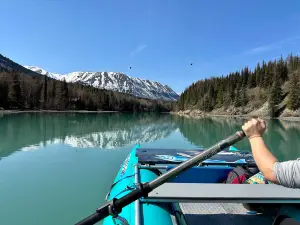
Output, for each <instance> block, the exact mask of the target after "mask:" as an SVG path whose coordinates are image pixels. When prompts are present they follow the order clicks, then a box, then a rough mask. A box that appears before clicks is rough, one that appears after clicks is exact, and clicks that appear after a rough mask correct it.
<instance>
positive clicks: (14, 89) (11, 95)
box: [8, 74, 24, 109]
mask: <svg viewBox="0 0 300 225" xmlns="http://www.w3.org/2000/svg"><path fill="white" fill-rule="evenodd" d="M8 102H9V106H10V108H14V109H23V108H24V102H23V95H22V88H21V83H20V77H19V76H18V75H17V74H14V75H13V82H12V84H11V86H10V87H9V89H8Z"/></svg>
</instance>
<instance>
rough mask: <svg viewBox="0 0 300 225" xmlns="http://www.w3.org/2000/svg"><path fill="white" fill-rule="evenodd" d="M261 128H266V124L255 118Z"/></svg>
mask: <svg viewBox="0 0 300 225" xmlns="http://www.w3.org/2000/svg"><path fill="white" fill-rule="evenodd" d="M257 120H258V121H259V123H260V125H261V127H262V128H266V122H265V121H264V120H262V119H261V118H257Z"/></svg>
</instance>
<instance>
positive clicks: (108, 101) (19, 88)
mask: <svg viewBox="0 0 300 225" xmlns="http://www.w3.org/2000/svg"><path fill="white" fill-rule="evenodd" d="M171 106H172V103H170V102H164V101H159V100H149V99H141V98H137V97H134V96H132V95H130V94H124V93H120V92H114V91H108V90H100V89H98V88H94V87H92V86H87V85H83V84H79V83H67V82H66V81H58V80H54V79H52V78H49V77H47V76H42V75H40V76H31V75H28V74H25V73H24V72H23V71H20V70H4V69H2V71H1V68H0V108H2V109H18V110H39V109H43V110H103V111H110V110H116V111H146V112H161V111H170V109H171Z"/></svg>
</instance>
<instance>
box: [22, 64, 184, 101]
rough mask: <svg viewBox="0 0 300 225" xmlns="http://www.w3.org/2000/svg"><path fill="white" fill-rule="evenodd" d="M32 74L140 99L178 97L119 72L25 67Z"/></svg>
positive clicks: (170, 91)
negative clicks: (63, 70)
mask: <svg viewBox="0 0 300 225" xmlns="http://www.w3.org/2000/svg"><path fill="white" fill-rule="evenodd" d="M25 67H26V68H27V69H30V70H32V71H34V72H37V73H40V74H42V75H46V76H49V77H51V78H54V79H57V80H66V82H70V83H77V82H78V83H83V84H86V85H91V86H93V87H96V88H100V89H106V90H112V91H118V92H123V93H129V94H132V95H134V96H137V97H140V98H148V99H161V100H167V101H176V100H177V99H178V98H179V95H178V94H177V93H176V92H175V91H173V90H172V89H171V88H170V87H169V86H167V85H162V84H161V83H159V82H155V81H150V80H145V79H140V78H133V77H130V76H127V75H126V74H124V73H120V72H72V73H68V74H63V75H61V74H56V73H50V72H48V71H46V70H43V69H42V68H39V67H36V66H25Z"/></svg>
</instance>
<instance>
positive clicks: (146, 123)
mask: <svg viewBox="0 0 300 225" xmlns="http://www.w3.org/2000/svg"><path fill="white" fill-rule="evenodd" d="M243 123H244V119H233V118H222V117H211V118H202V119H192V118H186V117H179V116H173V115H168V114H159V115H157V114H132V113H101V114H96V113H86V114H84V113H44V114H40V113H26V114H11V115H0V224H5V225H20V224H30V225H40V224H43V225H50V224H51V225H53V224H62V225H64V224H74V223H75V222H77V221H79V220H80V219H82V218H83V217H85V216H87V215H89V214H91V213H92V212H94V211H95V209H96V208H97V207H98V206H100V205H101V204H102V203H103V202H104V198H105V195H106V193H107V191H108V190H109V188H110V185H111V184H112V182H113V180H114V177H115V175H116V173H117V171H118V169H119V166H120V164H121V163H122V162H123V160H124V159H125V157H126V156H127V154H128V153H129V152H130V150H131V149H132V148H133V146H134V145H135V144H137V143H139V144H141V146H142V147H151V148H177V149H178V148H185V149H193V148H199V147H204V148H206V147H209V146H211V145H213V144H215V143H216V142H217V141H219V140H221V139H222V138H225V137H227V136H228V135H230V134H232V133H234V132H235V131H237V130H240V128H241V126H242V124H243ZM267 126H268V129H267V131H266V134H265V136H264V138H265V140H266V143H267V145H268V146H269V148H270V149H271V151H272V152H273V153H274V154H275V155H276V157H278V159H279V160H289V159H295V158H297V157H300V150H299V146H300V132H299V131H300V122H288V121H279V120H269V121H267ZM236 147H237V148H239V149H241V150H245V151H249V144H248V141H247V140H243V141H241V142H240V143H237V144H236Z"/></svg>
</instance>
